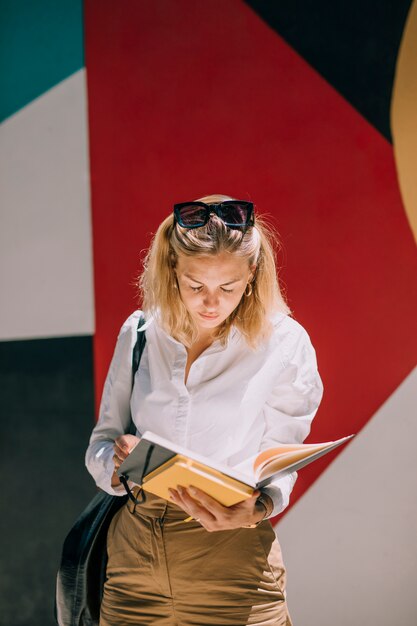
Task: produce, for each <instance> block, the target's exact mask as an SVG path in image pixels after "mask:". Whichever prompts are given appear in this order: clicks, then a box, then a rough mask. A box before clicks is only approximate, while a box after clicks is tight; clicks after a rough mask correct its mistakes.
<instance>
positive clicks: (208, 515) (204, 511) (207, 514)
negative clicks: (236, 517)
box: [178, 485, 225, 522]
mask: <svg viewBox="0 0 417 626" xmlns="http://www.w3.org/2000/svg"><path fill="white" fill-rule="evenodd" d="M178 493H179V496H180V498H181V500H182V502H183V503H184V505H185V506H186V507H187V511H189V513H190V515H192V516H193V517H194V518H196V517H198V518H200V519H201V520H203V521H205V522H212V521H214V520H216V519H217V517H216V514H215V513H214V512H213V511H211V510H209V509H208V507H206V506H204V504H202V503H201V502H199V501H198V500H196V499H195V498H193V497H192V496H191V495H190V494H189V493H188V489H186V488H185V487H183V486H182V485H178ZM220 508H221V509H225V507H222V505H220Z"/></svg>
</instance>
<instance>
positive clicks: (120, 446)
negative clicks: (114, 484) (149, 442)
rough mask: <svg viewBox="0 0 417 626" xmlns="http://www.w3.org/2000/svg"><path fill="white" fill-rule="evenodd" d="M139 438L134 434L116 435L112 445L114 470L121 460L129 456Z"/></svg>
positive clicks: (117, 467)
mask: <svg viewBox="0 0 417 626" xmlns="http://www.w3.org/2000/svg"><path fill="white" fill-rule="evenodd" d="M139 441H140V439H139V437H135V435H121V436H120V437H117V439H115V441H114V445H113V450H114V454H113V463H114V471H116V470H118V469H119V467H120V466H121V464H122V463H123V461H124V460H125V459H126V458H127V457H128V456H129V454H130V453H131V452H132V450H133V448H134V447H135V446H137V445H138V443H139Z"/></svg>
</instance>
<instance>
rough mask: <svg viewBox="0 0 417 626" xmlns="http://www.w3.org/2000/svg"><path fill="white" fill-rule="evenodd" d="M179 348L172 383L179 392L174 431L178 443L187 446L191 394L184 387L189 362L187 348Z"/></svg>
mask: <svg viewBox="0 0 417 626" xmlns="http://www.w3.org/2000/svg"><path fill="white" fill-rule="evenodd" d="M181 348H183V347H181V346H177V353H176V356H175V361H174V364H173V368H172V381H173V383H174V384H175V387H176V389H177V392H178V403H177V414H176V416H175V424H174V431H175V436H176V441H177V442H178V443H179V444H180V445H183V446H185V445H186V439H187V420H188V414H189V410H190V394H189V392H188V389H187V387H186V386H185V385H184V370H185V365H186V362H187V353H186V350H185V348H183V349H181Z"/></svg>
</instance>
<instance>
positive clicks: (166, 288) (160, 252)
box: [139, 194, 291, 348]
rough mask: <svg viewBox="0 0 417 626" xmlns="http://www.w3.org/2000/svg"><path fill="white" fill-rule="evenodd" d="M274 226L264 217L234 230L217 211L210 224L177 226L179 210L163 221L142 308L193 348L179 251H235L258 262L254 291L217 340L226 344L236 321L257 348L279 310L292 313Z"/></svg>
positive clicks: (147, 269) (148, 264)
mask: <svg viewBox="0 0 417 626" xmlns="http://www.w3.org/2000/svg"><path fill="white" fill-rule="evenodd" d="M233 199H235V198H231V197H230V196H225V195H220V194H216V195H210V196H204V197H203V198H199V200H200V201H202V202H206V203H207V204H210V203H217V202H222V201H223V200H233ZM271 232H273V231H271V226H270V224H267V222H266V220H265V219H264V218H262V217H260V216H259V215H256V216H255V225H254V226H253V227H249V228H248V229H247V230H246V231H242V230H238V229H231V228H228V227H227V226H226V225H225V224H224V222H223V221H222V220H221V219H220V218H218V217H217V215H214V214H212V215H211V216H210V219H209V221H208V222H207V224H206V225H205V226H201V227H200V228H195V229H187V228H182V227H181V226H179V224H174V216H173V214H171V215H169V216H168V217H167V218H166V219H164V221H163V222H162V223H161V224H160V226H159V228H158V230H157V231H156V233H155V236H154V237H153V239H152V242H151V245H150V247H149V250H148V252H147V254H146V257H145V260H144V267H143V272H142V274H141V275H140V277H139V291H140V295H141V299H142V308H143V310H144V311H145V312H148V313H150V314H158V316H159V322H160V323H161V325H162V327H163V328H164V329H165V331H166V332H168V333H169V334H170V335H171V336H172V337H174V338H175V339H177V341H180V342H181V343H183V344H184V345H185V346H187V347H189V346H190V345H192V343H193V342H194V341H195V340H196V338H197V336H198V329H197V326H196V324H195V322H194V321H193V319H192V317H191V316H190V315H189V313H188V311H187V309H186V308H185V305H184V303H183V302H182V300H181V297H180V293H179V290H178V283H177V278H176V274H175V271H174V268H175V266H176V262H177V259H178V255H179V254H183V255H185V256H198V257H204V256H207V255H215V254H219V253H221V252H229V253H231V254H236V255H238V256H240V257H243V258H245V259H247V261H248V265H249V266H252V265H256V270H255V273H254V277H253V279H252V282H251V286H252V293H251V295H249V296H245V295H243V296H242V299H241V301H240V302H239V304H238V306H237V307H236V309H235V310H234V311H233V312H232V313H231V314H230V315H229V317H228V318H227V319H226V320H225V321H224V322H223V323H222V324H220V326H219V327H218V328H217V329H216V331H215V335H214V336H215V338H217V339H220V341H221V343H222V344H225V343H226V340H227V337H228V335H229V332H230V329H231V327H232V325H234V326H236V327H237V328H238V329H239V330H240V332H241V333H242V334H243V336H244V337H245V339H246V341H247V343H248V344H249V345H250V346H251V347H253V348H255V347H256V346H257V345H259V343H260V342H261V341H263V340H266V339H267V338H268V337H269V336H270V335H271V332H272V324H271V320H270V318H271V316H272V315H273V314H274V313H275V312H278V311H281V312H283V313H285V314H291V310H290V309H289V307H288V305H287V303H286V302H285V300H284V296H283V294H282V292H281V289H280V286H279V282H278V275H277V268H276V264H275V254H274V245H273V243H279V240H278V237H277V236H276V235H275V237H274V239H273V238H272V236H271V234H270V233H271Z"/></svg>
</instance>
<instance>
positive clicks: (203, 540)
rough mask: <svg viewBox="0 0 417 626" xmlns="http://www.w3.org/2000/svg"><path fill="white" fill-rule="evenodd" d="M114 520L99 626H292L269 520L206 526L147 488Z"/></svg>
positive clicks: (110, 531)
mask: <svg viewBox="0 0 417 626" xmlns="http://www.w3.org/2000/svg"><path fill="white" fill-rule="evenodd" d="M141 495H143V498H144V502H143V503H141V504H140V505H136V506H135V505H133V504H132V503H130V502H129V503H128V504H127V505H126V506H124V507H122V509H121V510H120V511H118V512H117V514H116V515H115V517H114V518H113V520H112V522H111V525H110V528H109V533H108V538H107V548H108V564H107V580H106V583H105V585H104V595H103V601H102V605H101V617H100V626H126V625H128V624H135V625H142V624H143V625H148V624H152V625H155V626H206V625H207V626H214V625H221V626H228V625H232V624H233V625H235V626H246V625H249V624H251V625H252V626H255V625H256V626H272V625H274V626H291V619H290V616H289V614H288V610H287V605H286V601H285V568H284V564H283V562H282V556H281V549H280V546H279V543H278V540H277V538H276V536H275V532H274V529H273V528H272V526H271V523H270V522H269V521H268V520H266V521H264V522H262V523H261V524H259V526H257V527H256V528H238V529H235V530H222V531H216V532H208V531H206V530H205V528H203V526H201V524H199V522H196V521H194V520H193V521H191V522H184V519H185V518H186V517H187V515H186V513H185V512H184V511H183V510H182V509H180V508H179V507H178V506H176V505H175V504H173V503H170V502H167V501H166V500H163V499H161V498H158V497H156V496H153V495H151V494H146V493H145V492H142V494H141Z"/></svg>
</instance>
